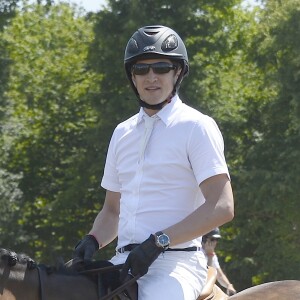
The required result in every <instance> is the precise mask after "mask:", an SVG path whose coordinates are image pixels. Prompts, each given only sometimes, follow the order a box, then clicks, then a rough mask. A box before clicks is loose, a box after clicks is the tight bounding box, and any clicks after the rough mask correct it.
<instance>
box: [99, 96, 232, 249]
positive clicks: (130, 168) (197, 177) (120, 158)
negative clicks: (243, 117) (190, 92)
mask: <svg viewBox="0 0 300 300" xmlns="http://www.w3.org/2000/svg"><path fill="white" fill-rule="evenodd" d="M144 114H145V112H144V110H143V109H142V108H141V109H140V111H139V113H138V114H136V115H134V116H132V117H131V118H129V119H128V120H126V121H124V122H122V123H120V124H119V125H118V126H117V127H116V129H115V130H114V133H113V135H112V138H111V141H110V144H109V149H108V154H107V158H106V164H105V168H104V175H103V178H102V181H101V186H102V187H103V188H105V189H107V190H110V191H113V192H120V193H121V199H120V219H119V227H118V246H117V247H118V248H119V247H123V246H125V245H127V244H131V243H141V242H143V241H144V240H145V239H146V238H148V237H149V235H150V234H151V233H154V232H156V231H159V230H163V229H165V228H167V227H169V226H171V225H173V224H175V223H177V222H179V221H181V220H182V219H184V218H185V217H186V216H188V215H189V214H191V213H192V212H193V211H194V210H195V209H197V208H198V207H199V206H200V205H202V204H203V203H204V201H205V200H204V197H203V195H202V193H201V190H200V188H199V184H200V183H201V182H202V181H204V180H205V179H207V178H209V177H211V176H214V175H217V174H223V173H225V174H228V169H227V165H226V161H225V158H224V143H223V138H222V135H221V133H220V131H219V129H218V126H217V124H216V123H215V121H214V120H213V119H212V118H210V117H208V116H206V115H204V114H202V113H201V112H199V111H197V110H195V109H193V108H191V107H189V106H188V105H186V104H184V103H182V101H181V100H180V99H179V97H178V95H176V96H175V97H174V98H173V99H172V101H171V102H170V103H169V104H167V105H165V106H164V107H163V109H161V110H160V111H159V112H158V113H157V114H156V115H155V116H154V118H157V120H156V121H155V123H154V127H153V130H152V133H151V135H150V138H149V140H148V143H147V145H146V148H145V151H144V152H143V155H142V157H141V151H140V149H141V147H142V145H141V143H143V142H144V135H145V121H144V117H143V116H144ZM228 176H229V175H228ZM190 246H198V247H200V246H201V237H199V238H197V239H194V240H192V241H189V242H186V243H183V244H180V245H177V246H176V247H177V248H183V247H190ZM174 248H175V247H174Z"/></svg>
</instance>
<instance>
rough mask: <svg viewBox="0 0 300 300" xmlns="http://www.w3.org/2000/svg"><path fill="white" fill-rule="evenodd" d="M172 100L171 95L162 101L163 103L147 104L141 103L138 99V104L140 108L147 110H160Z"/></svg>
mask: <svg viewBox="0 0 300 300" xmlns="http://www.w3.org/2000/svg"><path fill="white" fill-rule="evenodd" d="M172 98H173V96H172V94H171V95H170V96H169V97H168V98H167V99H166V100H164V101H163V102H160V103H158V104H148V103H147V102H145V101H143V100H142V99H139V104H140V106H141V107H145V108H148V109H152V110H161V109H162V108H163V107H164V105H165V104H166V103H169V102H171V99H172Z"/></svg>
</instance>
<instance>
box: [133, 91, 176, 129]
mask: <svg viewBox="0 0 300 300" xmlns="http://www.w3.org/2000/svg"><path fill="white" fill-rule="evenodd" d="M181 103H182V101H181V100H180V98H179V96H178V95H177V94H176V95H175V96H174V97H173V98H172V99H171V102H170V103H168V104H167V105H165V106H164V107H163V108H162V109H161V110H160V111H159V112H158V113H157V114H156V115H157V116H158V117H159V119H161V120H162V121H163V122H164V123H165V125H166V126H168V125H169V124H170V123H171V122H172V121H173V119H174V117H175V114H174V112H175V110H176V109H177V107H178V106H179V105H180V104H181ZM144 115H146V113H145V111H144V109H143V108H142V107H141V108H140V111H139V113H138V116H137V121H136V124H137V125H138V124H139V123H141V122H142V120H143V116H144Z"/></svg>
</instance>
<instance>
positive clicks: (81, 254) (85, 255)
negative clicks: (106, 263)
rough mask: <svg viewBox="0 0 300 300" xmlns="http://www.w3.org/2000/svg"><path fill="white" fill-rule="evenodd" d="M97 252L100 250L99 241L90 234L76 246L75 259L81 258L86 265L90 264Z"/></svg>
mask: <svg viewBox="0 0 300 300" xmlns="http://www.w3.org/2000/svg"><path fill="white" fill-rule="evenodd" d="M97 250H99V243H98V241H97V240H96V238H95V237H94V236H93V235H90V234H88V235H86V236H85V237H84V238H83V239H82V240H81V241H80V242H79V243H78V244H77V245H76V246H75V251H74V253H73V258H80V259H83V261H84V263H89V262H91V260H92V258H93V255H94V253H95V252H96V251H97Z"/></svg>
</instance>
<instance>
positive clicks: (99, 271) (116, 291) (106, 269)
mask: <svg viewBox="0 0 300 300" xmlns="http://www.w3.org/2000/svg"><path fill="white" fill-rule="evenodd" d="M123 265H124V264H119V265H113V266H108V267H102V268H96V269H91V270H84V271H80V272H79V274H82V275H86V274H93V273H97V274H104V273H106V272H110V271H116V270H120V269H122V267H123ZM140 277H141V276H140V275H137V276H133V277H132V278H131V279H130V280H127V281H126V282H125V283H123V284H122V285H120V286H119V287H118V288H116V289H114V290H113V291H111V292H109V293H108V294H107V295H106V296H104V297H101V299H100V292H99V289H100V287H99V286H98V298H99V300H109V299H112V298H113V297H114V296H117V295H119V294H120V293H121V292H123V291H124V290H125V289H126V288H128V287H129V286H130V285H131V284H134V283H135V282H136V281H137V280H138V279H139V278H140ZM99 284H100V282H99V280H98V285H99ZM41 300H43V299H41Z"/></svg>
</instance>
